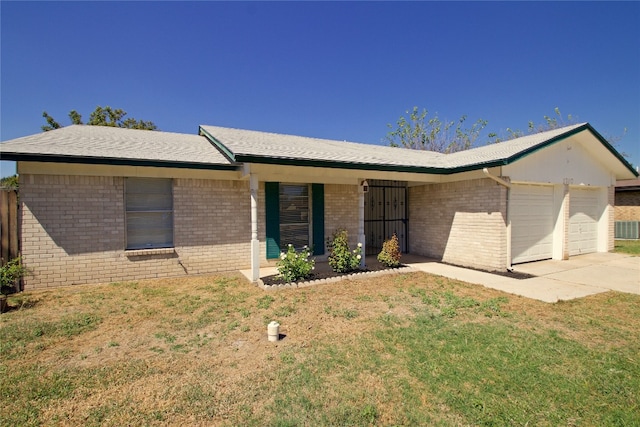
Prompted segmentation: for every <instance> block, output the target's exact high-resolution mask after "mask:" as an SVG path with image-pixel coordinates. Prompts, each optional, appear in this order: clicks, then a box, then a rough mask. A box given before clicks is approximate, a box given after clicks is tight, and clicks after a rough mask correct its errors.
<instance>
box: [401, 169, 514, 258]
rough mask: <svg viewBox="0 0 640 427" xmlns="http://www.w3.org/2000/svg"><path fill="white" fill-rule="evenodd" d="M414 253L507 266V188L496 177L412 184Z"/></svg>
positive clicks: (411, 237) (411, 247)
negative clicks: (493, 178) (495, 179)
mask: <svg viewBox="0 0 640 427" xmlns="http://www.w3.org/2000/svg"><path fill="white" fill-rule="evenodd" d="M409 252H410V253H413V254H416V255H423V256H429V257H434V258H438V259H442V260H443V261H445V262H449V263H452V264H457V265H463V266H469V267H476V268H484V269H490V270H504V268H505V267H506V263H507V231H506V189H505V188H504V187H503V186H501V185H500V184H498V183H496V182H494V181H492V180H490V179H476V180H471V181H461V182H451V183H444V184H429V185H423V186H416V187H410V188H409Z"/></svg>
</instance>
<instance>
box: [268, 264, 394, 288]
mask: <svg viewBox="0 0 640 427" xmlns="http://www.w3.org/2000/svg"><path fill="white" fill-rule="evenodd" d="M404 267H407V266H406V265H403V264H400V265H399V266H398V267H395V268H390V267H385V266H384V265H382V264H378V263H374V264H372V265H370V266H368V267H367V268H362V269H358V270H353V271H350V272H348V273H336V272H334V271H323V272H318V273H311V274H310V275H309V277H307V278H306V279H303V280H300V282H311V281H313V280H322V279H331V278H334V277H344V276H348V275H350V274H355V273H367V272H372V271H382V270H396V269H398V268H404ZM260 280H262V283H264V286H274V285H285V284H287V283H288V282H287V281H285V280H283V279H282V278H281V277H280V276H279V275H278V274H274V275H271V276H266V277H261V278H260Z"/></svg>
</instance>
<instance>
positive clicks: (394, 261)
mask: <svg viewBox="0 0 640 427" xmlns="http://www.w3.org/2000/svg"><path fill="white" fill-rule="evenodd" d="M378 261H380V263H382V264H384V265H386V266H387V267H392V268H395V267H398V266H399V265H400V245H399V244H398V236H396V234H395V233H393V237H391V239H389V240H385V241H384V243H383V244H382V250H381V251H380V253H379V254H378Z"/></svg>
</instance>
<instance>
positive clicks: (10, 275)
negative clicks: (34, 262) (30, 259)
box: [0, 257, 27, 293]
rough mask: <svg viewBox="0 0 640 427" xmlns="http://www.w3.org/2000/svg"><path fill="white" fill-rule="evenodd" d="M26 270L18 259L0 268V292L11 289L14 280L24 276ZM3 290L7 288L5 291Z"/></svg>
mask: <svg viewBox="0 0 640 427" xmlns="http://www.w3.org/2000/svg"><path fill="white" fill-rule="evenodd" d="M26 272H27V270H26V269H25V268H24V266H23V265H22V262H20V257H17V258H14V259H12V260H11V261H9V262H8V263H6V264H5V265H3V266H2V267H0V292H2V293H4V292H5V291H6V290H8V289H10V288H13V287H14V285H15V282H16V280H18V279H20V278H21V277H22V276H24V275H25V274H26ZM5 288H7V289H6V290H5Z"/></svg>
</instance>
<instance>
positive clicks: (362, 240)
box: [358, 185, 367, 268]
mask: <svg viewBox="0 0 640 427" xmlns="http://www.w3.org/2000/svg"><path fill="white" fill-rule="evenodd" d="M365 240H366V237H365V234H364V191H362V186H361V185H358V243H362V259H361V260H360V267H362V268H364V267H366V265H367V264H366V262H365V258H366V254H367V247H366V241H365Z"/></svg>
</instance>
